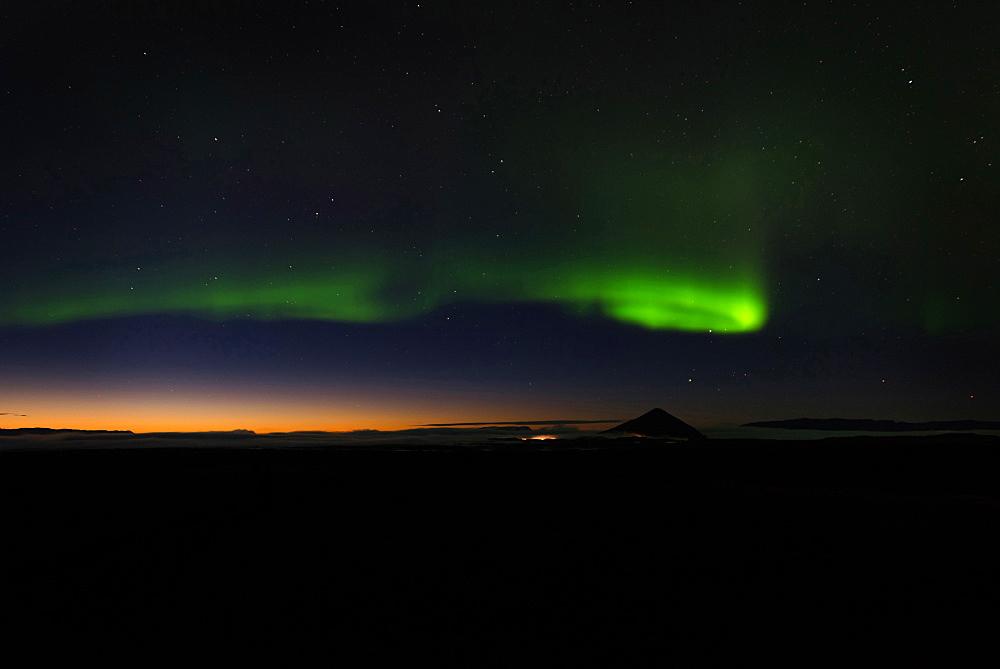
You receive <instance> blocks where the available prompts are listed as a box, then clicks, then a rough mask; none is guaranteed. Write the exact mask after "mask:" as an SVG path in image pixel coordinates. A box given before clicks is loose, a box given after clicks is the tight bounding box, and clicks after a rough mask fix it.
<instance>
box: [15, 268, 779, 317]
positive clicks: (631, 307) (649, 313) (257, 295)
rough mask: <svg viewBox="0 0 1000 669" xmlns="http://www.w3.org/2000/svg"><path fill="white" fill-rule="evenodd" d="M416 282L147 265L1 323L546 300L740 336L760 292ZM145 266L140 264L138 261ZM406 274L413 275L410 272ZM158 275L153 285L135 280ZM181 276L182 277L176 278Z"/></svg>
mask: <svg viewBox="0 0 1000 669" xmlns="http://www.w3.org/2000/svg"><path fill="white" fill-rule="evenodd" d="M436 266H437V267H438V268H439V271H435V272H433V273H432V276H430V277H424V278H425V280H424V281H421V280H419V279H417V280H414V278H415V277H414V276H412V275H410V274H408V273H407V272H398V271H393V268H392V266H391V265H390V264H388V263H386V262H384V260H381V259H372V260H371V261H370V262H368V263H362V264H354V265H352V266H343V265H338V266H337V267H334V268H329V269H321V268H319V267H317V266H315V265H313V266H311V267H298V268H296V267H294V266H293V267H288V268H283V271H272V272H270V273H268V274H265V275H257V276H251V277H245V278H240V277H239V276H238V274H239V272H236V271H234V272H233V273H232V274H230V275H229V276H226V275H225V274H219V275H212V276H209V277H207V279H206V278H204V277H205V275H206V273H205V272H202V273H201V274H202V276H201V278H199V279H195V278H193V277H191V276H190V275H191V274H192V272H190V271H185V272H178V271H170V270H169V269H162V270H161V271H159V272H155V273H154V272H153V271H149V270H146V276H139V275H140V274H141V272H135V276H132V277H129V279H128V280H124V281H123V280H121V279H117V280H116V279H114V278H113V277H108V278H106V279H104V280H97V281H88V282H83V283H78V284H77V288H76V289H71V290H67V289H63V290H61V291H59V293H58V296H54V295H52V294H51V293H50V294H48V295H43V294H39V295H36V296H35V298H33V299H31V300H27V301H22V302H20V303H17V304H14V305H8V307H7V308H5V309H4V310H3V312H2V314H0V322H2V323H3V324H5V325H44V324H56V323H66V322H72V321H78V320H86V319H95V318H114V317H125V316H134V315H141V314H155V313H184V314H191V315H196V316H199V317H204V318H209V319H215V320H227V319H234V318H253V319H258V320H296V319H303V320H328V321H339V322H350V323H378V322H390V321H397V320H402V319H407V318H412V317H416V316H419V315H421V314H424V313H428V312H430V311H432V310H433V309H435V308H436V307H440V306H443V305H446V304H448V303H455V302H480V303H529V302H530V303H550V304H559V305H563V306H564V307H566V308H568V309H569V310H571V311H573V312H576V313H581V314H588V313H599V314H602V315H604V316H607V317H610V318H613V319H616V320H619V321H621V322H625V323H630V324H634V325H639V326H642V327H645V328H652V329H671V330H688V331H702V332H707V331H709V330H711V331H715V332H729V333H736V332H749V331H753V330H757V329H759V328H760V327H761V326H762V325H763V323H764V321H765V317H766V304H765V302H764V299H763V297H762V293H763V291H762V289H761V287H760V286H759V284H758V283H757V282H756V281H755V280H754V277H752V276H749V275H747V274H734V275H732V276H729V277H704V276H702V277H699V276H696V275H694V274H684V273H680V274H675V273H672V272H665V271H662V270H659V271H658V270H656V269H654V268H643V267H632V268H611V269H601V268H591V267H586V266H585V265H584V264H582V263H579V262H577V263H570V264H568V265H561V266H558V267H551V266H549V267H546V266H536V265H533V264H529V265H528V266H525V267H521V268H514V267H508V268H505V267H503V266H496V265H495V266H491V267H490V268H489V271H483V267H484V265H482V264H479V263H469V262H461V261H460V262H456V263H454V264H452V265H451V266H444V267H442V266H441V265H436ZM144 269H145V268H144ZM409 271H412V269H410V270H409ZM154 274H155V275H156V278H155V280H145V279H146V277H147V276H151V275H154ZM184 275H188V276H184Z"/></svg>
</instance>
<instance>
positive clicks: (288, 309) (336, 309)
mask: <svg viewBox="0 0 1000 669" xmlns="http://www.w3.org/2000/svg"><path fill="white" fill-rule="evenodd" d="M564 152H567V154H568V152H569V149H567V148H565V147H564ZM565 169H566V170H567V171H568V172H570V173H572V172H573V170H576V169H578V168H576V167H574V163H572V162H570V163H569V164H568V165H567V167H566V168H565ZM774 169H775V168H774V167H773V166H772V162H770V161H768V162H764V161H762V159H760V158H758V157H756V156H754V155H749V154H738V153H736V154H732V155H729V156H726V157H725V158H724V159H723V158H720V159H718V160H715V161H714V162H711V163H705V164H698V165H692V164H690V163H688V164H681V163H678V165H677V166H675V167H663V166H662V165H659V166H654V167H652V168H648V169H643V170H639V171H636V170H635V169H634V168H631V171H630V169H626V168H625V167H623V166H622V165H620V164H609V165H608V166H607V168H606V169H604V170H593V171H590V172H585V171H581V172H580V173H579V174H571V176H572V178H571V181H572V182H573V183H575V184H577V185H576V189H577V198H578V199H577V201H576V202H575V203H573V205H572V206H570V205H568V204H567V203H566V202H564V201H560V200H558V199H553V198H549V197H546V195H545V194H544V192H543V193H542V194H541V195H537V196H531V197H526V198H525V211H523V212H520V211H519V212H518V213H517V214H516V215H509V216H508V217H507V218H506V219H503V218H499V219H495V220H491V221H487V222H485V223H483V224H479V223H477V224H475V225H471V224H470V225H463V226H458V225H457V224H453V223H451V222H446V223H444V224H442V226H443V229H442V232H441V233H440V234H435V235H428V236H429V237H431V241H430V242H429V243H426V244H424V245H423V246H424V248H423V249H422V250H421V252H420V253H412V252H411V251H412V250H413V249H414V248H416V245H415V243H413V242H411V243H410V244H411V245H410V246H405V245H404V244H402V243H398V244H397V248H394V249H393V248H387V247H381V246H378V245H376V244H374V243H372V242H365V241H363V240H359V239H358V238H357V237H355V238H345V243H344V244H343V247H342V248H328V246H329V244H330V241H329V239H328V238H324V237H323V236H322V235H318V236H316V237H315V238H314V239H312V240H311V241H309V242H305V243H300V244H299V243H297V244H296V245H295V246H294V247H293V246H278V245H277V244H274V245H271V246H270V250H268V248H266V247H267V245H266V244H261V245H260V246H259V247H258V246H257V245H256V243H255V242H254V240H245V241H244V243H243V244H242V245H240V244H238V243H235V242H234V245H233V246H232V247H231V248H228V247H227V248H226V249H225V250H223V251H221V252H220V253H219V254H218V255H200V254H198V253H195V252H189V253H188V255H187V256H186V257H183V258H175V259H173V260H171V261H169V262H168V261H159V262H158V261H156V260H155V259H153V260H149V261H136V262H135V263H134V264H128V265H126V264H124V263H123V262H119V263H118V266H117V267H113V266H109V265H108V264H107V263H95V265H94V266H91V267H83V268H81V269H80V271H79V272H77V273H76V274H75V275H74V280H73V281H72V282H66V281H65V277H66V276H68V275H70V273H73V272H75V270H74V269H72V268H70V269H65V268H63V269H61V271H60V272H58V273H53V275H52V276H53V278H52V279H51V283H49V284H48V285H44V284H43V283H40V282H36V283H33V284H31V285H30V287H29V288H27V289H25V290H23V291H21V292H19V293H17V294H10V295H7V296H3V297H0V300H3V301H2V302H0V325H3V324H20V325H37V324H52V323H63V322H70V321H76V320H82V319H93V318H106V317H121V316H132V315H141V314H154V313H180V314H192V315H196V316H199V317H203V318H210V319H217V320H226V319H233V318H253V319H258V320H294V319H314V320H328V321H337V322H349V323H378V322H388V321H395V320H403V319H408V318H414V317H418V316H420V315H423V314H428V313H431V312H432V311H433V310H434V309H436V308H439V307H441V306H444V305H447V304H450V303H459V302H466V303H469V302H478V303H490V304H498V303H541V304H555V305H559V306H562V307H564V308H565V309H567V310H568V311H570V312H572V313H577V314H582V315H593V314H598V315H601V316H604V317H607V318H611V319H614V320H617V321H620V322H623V323H628V324H631V325H636V326H639V327H643V328H648V329H656V330H685V331H695V332H698V331H700V332H708V331H712V332H717V333H741V332H752V331H755V330H759V329H760V328H761V327H763V325H764V323H765V321H766V319H767V310H768V304H767V300H766V298H765V295H766V294H767V293H766V289H765V287H764V272H763V269H762V267H763V265H764V258H763V254H762V247H763V240H764V239H765V237H766V226H765V224H764V223H765V222H766V221H767V220H768V215H769V214H768V212H769V204H768V203H769V202H770V201H781V200H783V199H787V198H785V196H784V195H783V194H782V193H776V192H771V191H769V190H768V189H769V188H771V187H770V186H769V185H768V184H770V183H772V182H774V183H777V179H775V178H773V177H772V175H770V173H769V172H768V170H771V171H773V170H774ZM533 190H539V189H533ZM466 218H467V217H466ZM497 230H501V231H503V233H504V234H503V235H501V234H497V232H496V231H497ZM352 240H353V241H352ZM237 241H239V240H237ZM365 244H367V246H365ZM277 257H280V258H281V261H276V260H275V258H277ZM136 265H139V267H137V266H136ZM95 267H96V269H95ZM42 276H44V275H42Z"/></svg>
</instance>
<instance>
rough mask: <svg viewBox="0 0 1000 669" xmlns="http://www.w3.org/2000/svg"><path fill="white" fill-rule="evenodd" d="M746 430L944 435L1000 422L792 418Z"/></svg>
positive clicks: (991, 427) (997, 427) (995, 426)
mask: <svg viewBox="0 0 1000 669" xmlns="http://www.w3.org/2000/svg"><path fill="white" fill-rule="evenodd" d="M743 427H777V428H782V429H785V430H845V431H854V432H861V431H863V432H941V431H952V430H954V431H971V430H1000V422H998V421H990V420H933V421H926V422H923V423H907V422H903V421H896V420H872V419H870V418H792V419H789V420H764V421H758V422H756V423H744V424H743Z"/></svg>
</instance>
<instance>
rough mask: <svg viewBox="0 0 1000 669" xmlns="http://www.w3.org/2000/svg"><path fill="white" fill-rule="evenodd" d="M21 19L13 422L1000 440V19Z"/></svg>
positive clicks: (7, 66) (1, 45) (5, 356)
mask: <svg viewBox="0 0 1000 669" xmlns="http://www.w3.org/2000/svg"><path fill="white" fill-rule="evenodd" d="M151 5H152V3H136V2H121V3H117V2H94V3H66V2H38V1H35V2H31V3H28V2H14V3H5V4H4V7H3V8H2V9H0V55H2V57H0V96H2V98H0V123H2V128H3V132H2V133H0V155H2V156H3V160H2V161H0V185H2V188H0V287H2V291H0V414H4V415H0V427H28V426H46V427H76V428H104V429H131V430H136V431H140V430H216V429H217V430H229V429H236V428H241V429H253V430H257V431H274V430H351V429H359V428H377V429H399V428H402V427H409V426H412V425H418V424H426V423H456V422H465V421H468V422H472V421H476V422H482V421H519V420H522V421H547V420H552V421H557V420H566V419H579V420H591V419H592V420H598V419H602V420H603V419H608V418H621V419H627V418H631V417H634V416H636V415H639V414H640V413H643V412H645V411H646V410H648V409H650V408H652V407H654V406H661V407H663V408H665V409H667V410H668V411H670V412H671V413H673V414H675V415H677V416H679V417H681V418H683V419H684V420H686V421H687V422H689V423H692V424H694V425H699V426H703V425H713V424H720V423H739V422H744V421H750V420H772V419H783V418H793V417H797V416H810V417H835V416H840V417H852V418H882V419H893V420H907V421H920V420H950V419H966V418H971V419H984V420H990V419H993V420H995V419H1000V281H998V275H1000V151H998V145H1000V144H998V142H1000V52H998V49H997V36H998V35H1000V4H998V3H996V2H968V3H956V6H952V5H951V4H949V3H939V4H937V5H936V6H934V7H926V6H923V5H920V4H918V5H914V4H912V3H908V4H900V5H898V6H895V8H893V7H892V6H891V5H890V4H888V3H843V2H833V3H830V2H818V1H817V2H812V1H811V2H805V3H804V2H794V3H792V2H789V3H782V2H726V3H705V2H701V1H698V2H665V3H657V4H655V5H647V4H646V3H642V4H641V5H640V4H635V5H633V4H631V3H626V2H608V3H590V2H538V3H535V2H516V1H515V2H504V3H496V4H493V5H489V6H487V5H484V4H482V3H469V2H434V1H421V2H409V3H397V2H388V3H384V2H358V3H346V2H341V3H339V4H338V3H334V2H294V1H293V2H287V3H286V2H280V3H279V2H271V3H253V2H243V3H226V2H211V1H203V2H198V3H191V4H187V3H184V2H164V3H156V4H155V5H152V6H151Z"/></svg>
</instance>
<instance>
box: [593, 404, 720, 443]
mask: <svg viewBox="0 0 1000 669" xmlns="http://www.w3.org/2000/svg"><path fill="white" fill-rule="evenodd" d="M608 433H612V434H613V433H625V434H637V435H640V436H643V437H667V438H671V439H688V440H692V441H694V440H701V439H705V438H706V437H705V435H703V434H702V433H701V432H699V431H698V430H696V429H694V428H693V427H691V426H690V425H688V424H687V423H685V422H684V421H682V420H681V419H680V418H677V417H675V416H671V415H670V414H669V413H667V412H666V411H664V410H663V409H660V408H659V407H657V408H656V409H653V410H651V411H647V412H646V413H644V414H642V415H641V416H639V417H638V418H633V419H632V420H629V421H625V422H624V423H622V424H621V425H618V426H617V427H613V428H611V429H610V430H604V433H603V434H608Z"/></svg>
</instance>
